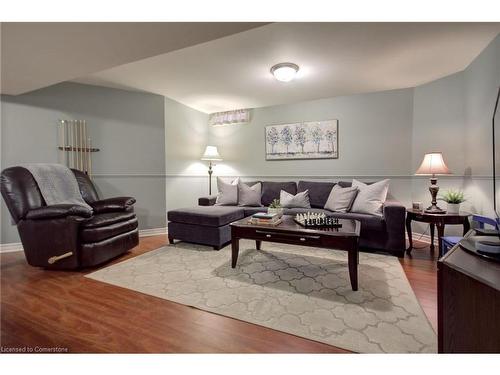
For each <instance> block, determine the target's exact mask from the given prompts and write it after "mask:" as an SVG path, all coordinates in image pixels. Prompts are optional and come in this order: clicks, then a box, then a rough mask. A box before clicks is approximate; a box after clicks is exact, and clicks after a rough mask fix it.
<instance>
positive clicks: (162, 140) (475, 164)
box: [1, 37, 500, 243]
mask: <svg viewBox="0 0 500 375" xmlns="http://www.w3.org/2000/svg"><path fill="white" fill-rule="evenodd" d="M499 80H500V37H497V38H496V39H495V40H494V41H493V42H492V43H491V44H490V45H489V46H488V47H487V48H486V49H485V50H484V51H483V52H482V53H481V54H480V55H479V56H478V57H477V58H476V59H475V60H474V62H473V63H472V64H471V65H470V66H469V67H468V68H467V69H465V71H463V72H460V73H457V74H454V75H451V76H448V77H445V78H443V79H440V80H437V81H434V82H430V83H428V84H425V85H422V86H419V87H417V88H414V89H413V88H410V89H403V90H393V91H385V92H378V93H371V94H360V95H352V96H347V97H336V98H328V99H321V100H314V101H308V102H302V103H294V104H287V105H280V106H272V107H265V108H257V109H254V110H253V112H252V117H251V122H250V123H248V124H242V125H234V126H226V127H209V126H208V125H207V121H208V116H207V115H206V114H204V113H201V112H198V111H196V110H194V109H191V108H189V107H187V106H185V105H183V104H180V103H178V102H175V101H173V100H171V99H168V98H163V97H161V96H157V95H150V94H144V93H134V92H127V91H121V90H114V89H106V88H99V87H94V86H86V85H78V84H72V83H66V84H61V85H57V86H53V87H51V88H47V89H43V90H39V91H36V92H33V93H30V94H27V95H22V96H18V97H6V96H3V97H2V141H1V142H2V154H1V155H2V164H1V166H2V168H5V167H6V166H9V165H15V164H19V163H22V162H31V161H38V162H40V161H47V162H56V161H57V160H58V159H57V158H58V155H57V151H56V149H55V144H56V131H55V123H56V122H57V120H58V119H60V118H67V119H70V118H82V119H86V120H87V121H88V122H89V124H90V126H91V132H92V135H93V138H94V139H95V140H96V142H95V144H96V146H97V147H100V148H101V149H102V151H101V152H99V153H97V154H96V155H95V159H94V165H95V172H96V178H95V181H96V183H97V185H98V186H99V188H100V190H101V191H102V193H103V195H104V196H111V195H122V194H130V195H134V196H136V197H137V198H138V204H137V208H138V212H139V219H140V222H141V228H155V227H163V226H165V215H164V211H165V207H166V209H167V210H169V209H173V208H178V207H183V206H192V205H194V204H196V199H197V198H198V197H199V196H202V195H207V194H208V186H207V183H208V178H207V165H206V163H205V162H202V161H200V160H199V159H200V157H201V155H202V153H203V151H204V148H205V146H206V145H207V144H210V145H216V146H218V147H219V150H220V153H221V154H222V156H223V158H224V161H223V162H220V163H218V165H217V166H216V167H215V172H214V174H215V175H220V176H242V177H243V178H244V179H267V180H299V179H301V178H307V179H310V180H337V179H351V178H353V177H354V178H359V179H363V180H377V179H381V178H391V193H392V195H394V196H395V197H396V198H397V199H399V200H400V201H402V202H403V203H404V204H406V205H409V204H410V203H411V201H412V200H419V201H422V202H424V204H428V203H429V201H430V197H429V193H428V190H427V185H428V179H427V178H425V177H417V176H414V175H413V174H414V172H415V170H416V168H417V167H418V165H419V163H420V162H421V160H422V157H423V155H424V153H426V152H429V151H433V150H439V151H442V152H443V153H444V156H445V160H446V162H447V163H448V165H449V167H450V168H451V170H452V171H453V172H454V175H453V176H450V177H442V178H440V179H439V184H440V186H441V188H442V189H443V190H444V189H448V188H461V189H464V190H465V192H466V195H467V197H468V198H469V200H468V202H467V203H466V204H465V205H464V208H465V209H467V210H470V211H472V212H478V213H483V214H488V215H490V214H492V210H491V205H492V198H491V197H492V189H491V128H490V126H491V114H492V109H493V101H494V99H495V93H496V88H497V87H498V85H499V84H500V82H499ZM323 119H338V120H339V154H340V157H339V159H333V160H332V159H330V160H308V161H305V160H297V161H291V160H287V161H266V160H265V155H264V148H265V145H264V128H265V126H266V125H269V124H278V123H285V122H295V121H302V120H323ZM213 185H214V186H213V188H214V191H216V188H215V178H214V180H213ZM2 204H3V203H2ZM2 208H4V206H2ZM7 217H8V215H6V213H5V212H4V211H3V210H2V220H3V223H2V233H1V234H2V238H1V242H2V243H6V242H16V241H17V235H16V233H15V231H14V230H13V228H12V227H10V226H9V225H8V221H6V219H7ZM6 223H7V224H6ZM420 229H423V228H420ZM449 232H453V230H452V229H451V228H450V230H449Z"/></svg>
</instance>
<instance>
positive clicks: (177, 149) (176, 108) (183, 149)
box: [165, 98, 208, 211]
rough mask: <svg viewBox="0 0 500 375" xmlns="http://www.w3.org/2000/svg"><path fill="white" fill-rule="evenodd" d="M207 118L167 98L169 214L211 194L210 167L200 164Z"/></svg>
mask: <svg viewBox="0 0 500 375" xmlns="http://www.w3.org/2000/svg"><path fill="white" fill-rule="evenodd" d="M207 124H208V115H207V114H206V113H202V112H199V111H197V110H195V109H192V108H190V107H187V106H185V105H183V104H181V103H178V102H176V101H174V100H172V99H169V98H165V160H166V161H165V165H166V176H165V190H166V204H167V211H168V210H171V209H174V208H179V207H189V206H193V205H195V204H197V201H196V199H197V197H200V196H202V195H207V194H208V188H207V183H208V182H207V181H208V177H207V176H208V174H207V167H206V165H205V164H204V163H203V162H201V161H200V158H201V156H202V154H203V151H204V150H205V146H206V144H207V137H208V125H207Z"/></svg>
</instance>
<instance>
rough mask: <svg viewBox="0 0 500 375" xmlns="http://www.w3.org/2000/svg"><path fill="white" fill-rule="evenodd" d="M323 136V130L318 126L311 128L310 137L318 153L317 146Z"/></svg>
mask: <svg viewBox="0 0 500 375" xmlns="http://www.w3.org/2000/svg"><path fill="white" fill-rule="evenodd" d="M323 138H324V133H323V130H322V129H321V128H320V127H319V126H317V125H316V126H315V127H314V128H313V130H311V139H312V141H313V143H314V144H315V145H316V149H317V152H318V153H319V146H320V144H321V141H322V140H323Z"/></svg>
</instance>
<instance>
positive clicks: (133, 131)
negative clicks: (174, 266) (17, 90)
mask: <svg viewBox="0 0 500 375" xmlns="http://www.w3.org/2000/svg"><path fill="white" fill-rule="evenodd" d="M1 109H2V115H1V120H2V123H1V130H2V140H1V142H2V143H1V145H2V150H1V157H2V160H1V168H2V169H3V168H6V167H9V166H13V165H19V164H21V163H29V162H47V163H57V162H59V161H61V159H60V154H59V153H58V151H57V149H56V146H57V132H56V129H57V128H56V124H57V121H58V120H59V119H85V120H87V123H88V128H89V132H90V135H91V136H92V139H93V145H94V146H95V147H98V148H100V149H101V151H100V152H97V153H94V154H93V167H94V170H93V172H94V182H95V184H96V185H97V187H98V189H99V191H100V194H101V196H102V197H111V196H118V195H130V196H134V197H136V199H137V204H136V211H137V214H138V217H139V223H140V228H141V229H146V228H158V227H164V226H165V184H164V173H165V143H164V138H165V135H164V132H165V130H164V111H165V106H164V98H163V97H162V96H159V95H153V94H145V93H137V92H129V91H124V90H115V89H108V88H102V87H96V86H89V85H81V84H76V83H63V84H59V85H55V86H52V87H48V88H45V89H41V90H37V91H34V92H31V93H29V94H25V95H20V96H2V97H1ZM1 208H2V213H1V217H2V225H1V227H2V230H1V239H0V242H1V243H11V242H18V241H19V238H18V235H17V231H16V229H15V227H13V226H11V225H10V220H9V215H8V211H7V210H6V207H5V204H4V202H3V200H2V206H1Z"/></svg>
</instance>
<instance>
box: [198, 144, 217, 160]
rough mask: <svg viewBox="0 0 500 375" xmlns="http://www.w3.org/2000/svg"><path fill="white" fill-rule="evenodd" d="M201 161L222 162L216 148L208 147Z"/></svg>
mask: <svg viewBox="0 0 500 375" xmlns="http://www.w3.org/2000/svg"><path fill="white" fill-rule="evenodd" d="M201 160H222V158H221V157H220V155H219V151H217V147H216V146H207V148H206V149H205V153H204V154H203V156H202V157H201Z"/></svg>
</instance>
